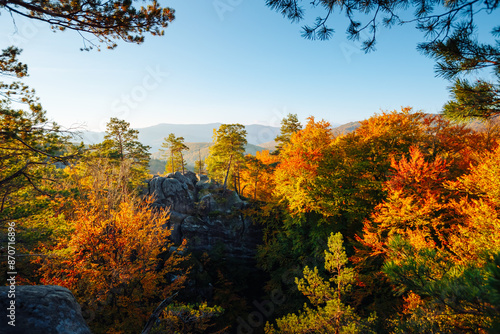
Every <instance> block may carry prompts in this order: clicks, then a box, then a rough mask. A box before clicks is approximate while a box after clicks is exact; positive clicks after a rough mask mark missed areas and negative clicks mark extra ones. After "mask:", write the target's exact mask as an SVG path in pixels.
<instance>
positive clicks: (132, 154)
mask: <svg viewBox="0 0 500 334" xmlns="http://www.w3.org/2000/svg"><path fill="white" fill-rule="evenodd" d="M138 134H139V131H138V130H134V129H131V128H130V123H128V122H126V121H124V120H119V119H117V118H114V117H113V118H111V119H110V121H109V122H108V123H107V124H106V135H105V136H104V141H103V142H102V143H99V144H96V145H93V146H91V147H90V149H89V150H88V152H86V154H85V157H84V159H83V164H81V165H79V166H78V169H79V170H81V171H82V172H83V170H84V169H86V170H87V171H88V172H90V173H94V174H96V173H97V174H99V173H100V172H99V169H101V168H103V169H107V170H108V173H109V174H108V175H107V176H106V179H107V181H106V182H103V183H102V186H104V187H106V185H107V184H109V182H116V183H119V184H120V185H121V188H120V191H121V192H122V193H123V194H124V195H126V194H129V193H137V192H138V191H139V192H140V190H141V187H142V186H143V185H144V181H145V180H146V178H147V177H148V165H149V157H150V154H149V152H148V151H149V149H150V147H149V146H145V145H143V144H141V143H140V142H139V141H138V140H137V139H138ZM105 166H106V167H107V168H106V167H105ZM83 173H85V172H83ZM96 186H99V185H96Z"/></svg>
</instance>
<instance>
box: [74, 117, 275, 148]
mask: <svg viewBox="0 0 500 334" xmlns="http://www.w3.org/2000/svg"><path fill="white" fill-rule="evenodd" d="M220 125H221V123H210V124H158V125H154V126H149V127H146V128H140V129H137V130H139V141H140V142H141V143H143V144H144V145H148V146H151V152H157V151H158V150H159V149H160V147H161V144H162V143H163V138H165V137H168V135H169V134H170V133H173V134H175V135H176V136H178V137H184V141H185V142H186V143H188V142H189V143H200V142H202V143H210V142H212V136H213V132H214V129H218V128H219V126H220ZM245 130H246V131H247V142H248V143H249V144H252V145H260V144H263V143H268V142H270V141H273V140H274V138H276V136H277V135H278V134H279V132H280V128H278V127H273V126H266V125H259V124H251V125H245ZM103 139H104V132H90V131H87V132H84V133H83V141H84V143H85V144H96V143H100V142H101V141H102V140H103Z"/></svg>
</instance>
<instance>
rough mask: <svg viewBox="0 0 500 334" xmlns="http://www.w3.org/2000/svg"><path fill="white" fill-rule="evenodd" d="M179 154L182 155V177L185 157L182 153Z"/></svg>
mask: <svg viewBox="0 0 500 334" xmlns="http://www.w3.org/2000/svg"><path fill="white" fill-rule="evenodd" d="M179 153H180V154H181V165H182V175H184V156H183V155H182V151H180V152H179Z"/></svg>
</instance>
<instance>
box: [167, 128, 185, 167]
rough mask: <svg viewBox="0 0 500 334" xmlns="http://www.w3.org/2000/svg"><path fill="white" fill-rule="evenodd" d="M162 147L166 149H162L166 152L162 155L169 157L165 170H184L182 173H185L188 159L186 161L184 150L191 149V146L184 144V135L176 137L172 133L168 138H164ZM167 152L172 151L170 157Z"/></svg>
mask: <svg viewBox="0 0 500 334" xmlns="http://www.w3.org/2000/svg"><path fill="white" fill-rule="evenodd" d="M161 147H163V148H164V149H165V150H161V151H163V152H164V153H163V155H162V157H163V158H164V159H167V165H166V166H165V172H167V173H169V172H170V173H175V172H177V171H180V170H182V173H184V167H185V166H186V161H184V157H183V155H182V151H185V150H189V147H187V146H186V145H185V144H184V137H176V136H175V135H174V134H173V133H171V134H169V135H168V137H167V138H164V142H163V143H162V144H161ZM167 152H169V153H170V157H168V155H167ZM168 158H170V159H168Z"/></svg>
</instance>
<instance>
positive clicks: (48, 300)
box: [0, 285, 91, 334]
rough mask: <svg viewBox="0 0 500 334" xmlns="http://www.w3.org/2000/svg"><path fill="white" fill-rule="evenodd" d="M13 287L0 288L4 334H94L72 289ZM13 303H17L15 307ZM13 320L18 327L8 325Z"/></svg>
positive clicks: (35, 286) (52, 286)
mask: <svg viewBox="0 0 500 334" xmlns="http://www.w3.org/2000/svg"><path fill="white" fill-rule="evenodd" d="M12 288H13V287H10V286H3V287H0V308H1V309H2V312H0V313H1V314H2V319H1V322H0V333H5V334H10V333H12V334H14V333H16V334H23V333H29V334H90V333H91V332H90V329H89V328H88V327H87V324H86V323H85V320H84V319H83V317H82V313H81V308H80V305H79V304H78V303H77V301H76V300H75V297H74V296H73V294H72V293H71V292H70V291H69V290H68V289H66V288H63V287H61V286H55V285H18V286H15V290H12ZM12 292H14V295H12ZM9 295H10V296H9ZM10 297H12V298H10ZM11 301H14V303H13V305H14V307H12V306H11V305H12V302H11ZM9 308H10V310H9ZM9 316H10V317H9ZM12 319H14V321H15V322H14V323H13V324H15V326H11V325H9V324H8V322H9V321H12Z"/></svg>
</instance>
